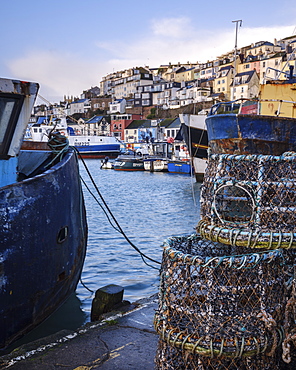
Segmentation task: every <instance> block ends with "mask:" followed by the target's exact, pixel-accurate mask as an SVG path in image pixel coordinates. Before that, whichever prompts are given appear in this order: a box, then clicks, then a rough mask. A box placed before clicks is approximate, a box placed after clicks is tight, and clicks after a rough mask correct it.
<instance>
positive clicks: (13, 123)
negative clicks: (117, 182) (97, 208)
mask: <svg viewBox="0 0 296 370" xmlns="http://www.w3.org/2000/svg"><path fill="white" fill-rule="evenodd" d="M38 88H39V86H38V84H36V83H30V82H23V81H17V80H8V79H0V126H1V131H0V216H1V217H0V225H1V227H0V348H5V347H6V346H8V345H9V344H10V343H12V342H13V341H15V340H16V339H18V338H20V337H21V336H23V335H24V334H25V333H27V332H29V331H30V330H32V329H33V328H35V327H36V326H37V325H38V324H39V323H41V322H42V321H43V320H45V319H46V318H47V317H48V316H49V315H50V314H51V313H53V312H54V311H55V310H56V309H57V308H59V307H60V306H61V305H62V304H63V303H64V302H65V300H66V299H67V298H68V297H69V296H70V295H71V294H72V293H73V292H74V291H75V289H76V286H77V283H78V281H79V278H80V275H81V271H82V267H83V263H84V258H85V253H86V244H87V221H86V212H85V206H84V199H83V194H82V189H81V183H80V178H79V169H78V161H77V156H76V154H75V151H74V150H73V149H71V148H69V146H68V142H67V140H66V139H65V138H64V137H61V136H60V135H58V134H53V135H51V140H50V143H49V144H50V145H51V147H52V149H53V150H54V152H53V151H51V150H47V151H46V150H38V149H37V150H36V149H34V148H32V150H20V148H21V145H22V141H23V137H24V134H25V130H26V126H27V124H28V120H29V117H30V114H31V111H32V108H33V104H34V101H35V99H36V96H37V92H38Z"/></svg>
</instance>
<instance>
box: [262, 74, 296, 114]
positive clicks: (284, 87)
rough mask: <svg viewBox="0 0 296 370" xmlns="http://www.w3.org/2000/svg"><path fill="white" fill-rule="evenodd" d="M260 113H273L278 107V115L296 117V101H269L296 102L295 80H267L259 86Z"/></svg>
mask: <svg viewBox="0 0 296 370" xmlns="http://www.w3.org/2000/svg"><path fill="white" fill-rule="evenodd" d="M260 99H263V100H267V101H265V102H261V114H263V115H273V114H275V112H276V111H277V110H278V109H279V108H280V109H279V110H280V115H281V116H285V117H292V118H296V103H295V104H291V103H285V102H282V103H281V104H279V102H275V101H270V100H271V99H279V100H287V101H295V102H296V80H294V81H290V80H288V81H268V83H266V84H264V85H261V87H260Z"/></svg>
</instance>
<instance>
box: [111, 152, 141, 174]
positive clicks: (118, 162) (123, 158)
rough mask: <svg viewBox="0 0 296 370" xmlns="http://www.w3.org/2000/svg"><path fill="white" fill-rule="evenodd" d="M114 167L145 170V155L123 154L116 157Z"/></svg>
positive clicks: (118, 169) (124, 169) (126, 169)
mask: <svg viewBox="0 0 296 370" xmlns="http://www.w3.org/2000/svg"><path fill="white" fill-rule="evenodd" d="M113 169H114V170H116V171H144V161H143V157H140V156H137V155H133V154H122V155H120V156H118V157H117V158H116V159H115V161H114V165H113Z"/></svg>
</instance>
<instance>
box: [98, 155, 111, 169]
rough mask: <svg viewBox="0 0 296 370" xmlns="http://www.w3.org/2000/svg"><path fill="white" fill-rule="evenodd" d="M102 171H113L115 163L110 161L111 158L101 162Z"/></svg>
mask: <svg viewBox="0 0 296 370" xmlns="http://www.w3.org/2000/svg"><path fill="white" fill-rule="evenodd" d="M100 168H101V170H113V168H114V162H111V161H109V157H106V158H105V159H102V160H101V167H100Z"/></svg>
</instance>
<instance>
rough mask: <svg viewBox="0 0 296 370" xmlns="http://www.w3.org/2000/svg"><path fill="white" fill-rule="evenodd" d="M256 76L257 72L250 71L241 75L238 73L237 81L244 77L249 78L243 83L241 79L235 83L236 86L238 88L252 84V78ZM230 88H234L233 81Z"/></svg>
mask: <svg viewBox="0 0 296 370" xmlns="http://www.w3.org/2000/svg"><path fill="white" fill-rule="evenodd" d="M254 74H256V71H255V70H253V71H248V72H241V73H237V74H236V75H235V79H237V78H242V77H243V76H247V78H246V80H245V81H244V82H243V81H242V79H240V82H238V83H237V82H235V86H238V85H245V84H247V83H249V82H250V80H251V78H252V77H253V76H254ZM230 86H233V81H232V82H231V84H230Z"/></svg>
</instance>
